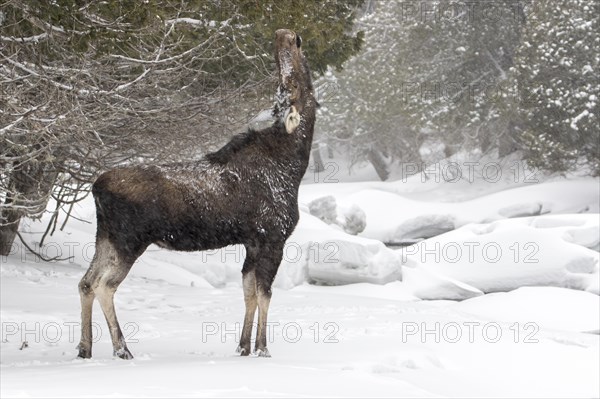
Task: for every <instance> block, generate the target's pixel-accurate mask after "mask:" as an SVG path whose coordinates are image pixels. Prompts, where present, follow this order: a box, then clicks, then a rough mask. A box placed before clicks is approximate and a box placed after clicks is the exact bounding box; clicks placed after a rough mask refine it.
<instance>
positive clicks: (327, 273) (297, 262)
mask: <svg viewBox="0 0 600 399" xmlns="http://www.w3.org/2000/svg"><path fill="white" fill-rule="evenodd" d="M400 278H401V263H400V254H399V253H398V252H397V251H394V250H391V249H389V248H387V247H386V246H385V245H384V244H383V243H381V242H379V241H376V240H371V239H368V238H362V237H357V236H353V235H349V234H346V233H344V232H342V231H340V230H337V229H335V228H333V227H331V226H329V225H327V224H325V223H324V222H322V221H321V220H319V219H318V218H316V217H314V216H312V215H309V214H307V213H304V212H301V216H300V222H299V223H298V227H297V228H296V230H295V231H294V234H292V236H291V237H290V238H289V240H288V242H287V244H286V248H285V251H284V258H283V262H282V264H281V266H280V268H279V272H278V273H277V277H276V279H275V286H277V287H280V288H291V287H294V286H296V285H299V284H302V283H303V282H305V281H307V280H308V281H312V282H316V283H319V284H325V285H338V284H349V283H360V282H367V283H376V284H384V283H388V282H391V281H395V280H398V279H400Z"/></svg>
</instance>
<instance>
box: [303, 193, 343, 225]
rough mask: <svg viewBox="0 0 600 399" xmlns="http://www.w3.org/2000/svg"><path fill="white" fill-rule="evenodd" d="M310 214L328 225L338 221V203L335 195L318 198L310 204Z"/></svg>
mask: <svg viewBox="0 0 600 399" xmlns="http://www.w3.org/2000/svg"><path fill="white" fill-rule="evenodd" d="M308 209H309V211H310V214H311V215H313V216H315V217H317V218H319V219H321V220H322V221H323V222H325V223H327V224H332V223H335V222H336V220H337V203H336V201H335V197H334V196H333V195H328V196H326V197H321V198H317V199H316V200H314V201H311V202H310V203H309V204H308Z"/></svg>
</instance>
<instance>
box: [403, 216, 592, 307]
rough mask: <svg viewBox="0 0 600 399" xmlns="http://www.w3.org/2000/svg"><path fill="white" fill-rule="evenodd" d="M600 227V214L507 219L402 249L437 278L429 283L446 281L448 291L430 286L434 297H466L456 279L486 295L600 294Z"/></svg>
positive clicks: (406, 256)
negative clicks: (530, 291) (533, 291)
mask: <svg viewBox="0 0 600 399" xmlns="http://www.w3.org/2000/svg"><path fill="white" fill-rule="evenodd" d="M599 231H600V230H599V219H598V215H597V214H591V215H546V216H538V217H530V218H520V219H507V220H499V221H496V222H492V223H484V224H470V225H467V226H463V227H461V228H459V229H457V230H454V231H452V232H449V233H446V234H443V235H440V236H437V237H434V238H431V239H429V240H425V241H421V242H419V243H417V244H415V245H412V246H410V247H406V248H403V249H402V250H399V252H400V253H401V254H402V258H403V262H404V263H405V264H406V266H408V267H413V268H415V269H416V270H418V272H419V273H420V276H423V275H426V274H427V275H431V276H435V277H434V278H429V279H423V278H422V279H421V280H425V282H423V283H421V284H422V285H423V286H425V287H428V286H427V284H429V286H431V287H437V289H440V288H439V287H440V285H441V283H440V279H444V280H443V287H444V290H441V289H440V292H437V293H436V291H435V290H433V289H432V288H431V287H430V288H428V291H427V292H426V295H424V297H426V298H428V299H435V298H436V296H437V299H461V298H462V299H464V296H465V287H464V286H459V285H458V284H456V283H455V282H460V283H463V284H466V285H467V286H468V288H467V291H473V290H480V291H482V292H486V293H489V292H496V291H510V290H514V289H516V288H519V287H523V286H555V287H565V288H573V289H578V290H588V291H590V292H593V293H596V294H597V293H598V278H599V275H598V261H599V254H598V252H597V248H598V242H599V234H600V233H599ZM405 274H406V278H407V282H408V281H410V280H411V278H410V277H409V276H411V273H408V270H406V271H405ZM412 274H414V272H413V273H412ZM447 279H450V281H451V282H454V283H453V284H454V286H453V287H451V285H452V284H451V283H449V282H448V281H446V280H447ZM449 284H450V286H449ZM416 287H417V288H418V284H417V285H416ZM448 290H449V291H450V292H448ZM453 290H455V291H456V292H455V293H454V292H453ZM475 292H476V291H475ZM415 294H416V295H417V296H419V297H422V298H423V296H420V295H418V294H417V293H415ZM434 294H437V295H434ZM452 295H456V296H457V297H458V298H452Z"/></svg>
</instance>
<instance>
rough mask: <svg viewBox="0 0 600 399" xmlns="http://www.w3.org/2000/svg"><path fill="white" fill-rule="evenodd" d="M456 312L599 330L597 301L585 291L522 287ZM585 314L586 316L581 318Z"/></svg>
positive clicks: (557, 327) (465, 305)
mask: <svg viewBox="0 0 600 399" xmlns="http://www.w3.org/2000/svg"><path fill="white" fill-rule="evenodd" d="M455 309H456V310H459V311H462V312H465V313H469V314H471V315H476V316H479V317H481V318H484V319H489V320H497V321H503V322H507V323H515V322H518V323H521V324H524V323H535V324H536V325H537V326H538V327H540V328H548V329H553V330H567V331H580V332H597V331H598V330H600V301H598V296H597V295H593V294H590V293H588V292H581V291H574V290H570V289H565V288H556V287H523V288H519V289H517V290H514V291H511V292H507V293H494V294H489V295H485V296H482V297H480V298H474V299H469V300H467V301H464V302H461V303H458V304H457V305H456V308H455ZM582 315H587V317H582Z"/></svg>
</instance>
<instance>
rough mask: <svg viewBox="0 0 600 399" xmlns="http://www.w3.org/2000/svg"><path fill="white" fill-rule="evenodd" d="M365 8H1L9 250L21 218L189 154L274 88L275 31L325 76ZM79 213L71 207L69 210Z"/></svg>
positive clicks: (259, 0) (23, 3) (350, 4)
mask: <svg viewBox="0 0 600 399" xmlns="http://www.w3.org/2000/svg"><path fill="white" fill-rule="evenodd" d="M362 1H363V0H351V1H347V0H322V1H314V2H313V1H305V2H296V1H291V0H239V1H234V0H190V1H180V0H148V1H143V2H142V1H121V0H107V1H94V0H53V1H34V0H9V1H3V2H2V5H1V7H0V59H1V60H2V61H1V65H0V81H1V89H2V91H1V96H2V98H1V103H2V107H0V254H2V255H5V254H6V253H7V252H8V251H9V250H10V246H11V244H12V242H13V240H14V237H15V234H16V231H17V227H18V224H19V220H20V219H21V217H22V216H25V215H27V216H32V217H36V216H39V215H40V213H41V212H43V211H44V209H45V208H46V204H47V201H48V199H49V198H50V196H51V195H54V196H55V197H56V198H57V200H58V204H59V206H58V207H57V211H56V212H55V214H54V215H57V214H58V211H59V208H60V207H62V206H63V205H65V204H66V209H68V208H69V205H70V204H71V203H73V202H75V201H77V200H79V199H81V198H82V197H83V196H85V195H86V193H87V190H88V188H89V183H90V182H91V181H93V179H94V177H95V176H96V175H97V174H98V172H100V171H102V170H103V169H106V168H110V167H112V166H114V165H117V164H121V163H131V162H140V161H144V160H151V161H156V162H160V161H166V160H173V159H175V160H182V159H184V158H192V157H195V156H197V155H198V153H199V152H205V151H207V150H210V149H213V148H214V147H216V146H218V145H220V144H222V143H223V142H224V141H226V140H227V139H228V138H229V137H230V136H231V135H232V134H234V133H237V132H239V131H240V130H241V129H243V127H244V126H245V125H246V124H247V122H248V121H249V119H250V118H251V116H252V115H254V114H256V113H257V112H258V111H259V110H260V109H261V108H264V107H266V106H269V105H270V103H271V102H272V95H273V94H274V92H275V81H276V79H275V74H274V73H273V71H274V60H273V54H272V51H273V39H274V32H275V30H276V29H279V28H289V29H293V30H296V31H297V32H298V33H299V34H300V35H301V36H303V38H304V39H305V46H306V48H307V51H306V54H307V58H308V59H309V62H310V64H311V65H312V66H313V68H314V69H315V71H317V72H319V71H323V70H325V69H326V68H327V66H332V67H334V68H340V67H341V65H342V63H343V62H344V61H345V60H346V59H347V58H349V57H350V56H352V55H353V54H354V53H355V52H357V51H358V49H359V47H360V44H361V36H360V35H359V34H357V33H354V34H352V33H350V27H351V26H352V24H353V21H354V18H355V14H354V13H355V9H356V7H358V6H360V4H361V3H362ZM67 212H68V211H67Z"/></svg>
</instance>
